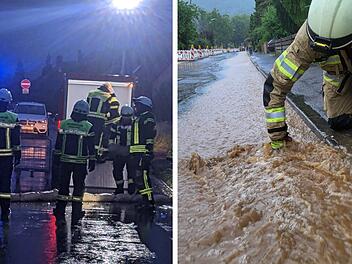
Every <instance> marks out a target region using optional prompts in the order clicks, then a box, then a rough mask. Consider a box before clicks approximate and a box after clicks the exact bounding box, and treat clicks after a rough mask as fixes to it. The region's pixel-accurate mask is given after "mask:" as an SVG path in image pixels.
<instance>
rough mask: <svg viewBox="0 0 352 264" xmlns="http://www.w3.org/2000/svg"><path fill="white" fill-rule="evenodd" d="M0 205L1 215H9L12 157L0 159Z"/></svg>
mask: <svg viewBox="0 0 352 264" xmlns="http://www.w3.org/2000/svg"><path fill="white" fill-rule="evenodd" d="M0 168H1V169H0V205H1V214H9V213H10V199H11V175H12V170H13V157H12V156H9V157H0Z"/></svg>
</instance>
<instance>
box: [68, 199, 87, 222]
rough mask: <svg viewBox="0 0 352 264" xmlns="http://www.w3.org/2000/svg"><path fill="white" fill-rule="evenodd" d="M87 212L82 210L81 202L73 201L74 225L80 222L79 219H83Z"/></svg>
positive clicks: (72, 219) (72, 218) (72, 220)
mask: <svg viewBox="0 0 352 264" xmlns="http://www.w3.org/2000/svg"><path fill="white" fill-rule="evenodd" d="M85 214H86V212H85V211H83V210H82V203H81V202H72V217H71V224H72V225H76V224H78V222H79V220H81V219H82V218H83V217H84V215H85Z"/></svg>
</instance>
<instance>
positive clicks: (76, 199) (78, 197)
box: [72, 196, 83, 202]
mask: <svg viewBox="0 0 352 264" xmlns="http://www.w3.org/2000/svg"><path fill="white" fill-rule="evenodd" d="M82 201H83V197H82V196H72V202H82Z"/></svg>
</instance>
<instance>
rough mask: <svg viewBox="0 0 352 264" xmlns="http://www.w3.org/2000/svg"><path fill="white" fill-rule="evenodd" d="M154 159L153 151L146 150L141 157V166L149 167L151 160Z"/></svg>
mask: <svg viewBox="0 0 352 264" xmlns="http://www.w3.org/2000/svg"><path fill="white" fill-rule="evenodd" d="M153 159H154V154H153V152H148V153H146V154H144V155H143V157H142V166H143V168H149V166H150V164H151V162H152V160H153Z"/></svg>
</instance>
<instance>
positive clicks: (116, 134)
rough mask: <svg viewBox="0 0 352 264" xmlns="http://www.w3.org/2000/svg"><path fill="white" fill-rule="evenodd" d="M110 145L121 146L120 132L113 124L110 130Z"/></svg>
mask: <svg viewBox="0 0 352 264" xmlns="http://www.w3.org/2000/svg"><path fill="white" fill-rule="evenodd" d="M109 144H120V131H119V129H118V126H117V124H113V125H112V126H111V128H110V138H109Z"/></svg>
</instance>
